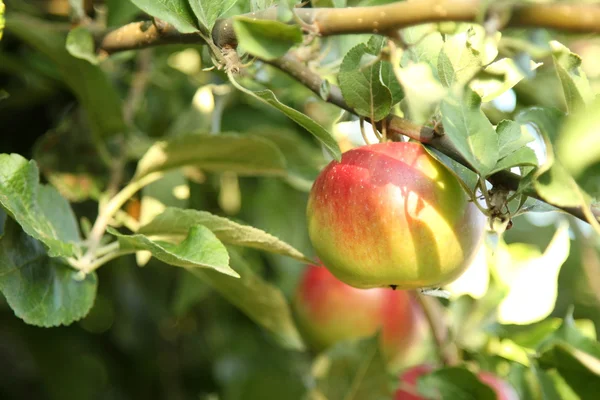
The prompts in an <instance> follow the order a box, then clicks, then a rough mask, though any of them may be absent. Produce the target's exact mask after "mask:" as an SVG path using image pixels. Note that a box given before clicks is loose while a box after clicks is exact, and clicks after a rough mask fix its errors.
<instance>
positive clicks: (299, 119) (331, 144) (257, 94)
mask: <svg viewBox="0 0 600 400" xmlns="http://www.w3.org/2000/svg"><path fill="white" fill-rule="evenodd" d="M230 80H231V83H233V84H234V85H235V87H236V88H238V89H239V90H241V91H242V92H244V93H246V94H248V95H250V96H252V97H254V98H256V99H258V100H260V101H262V102H264V103H266V104H269V105H270V106H272V107H275V108H276V109H278V110H279V111H281V112H283V113H284V114H285V115H286V116H287V117H288V118H290V119H291V120H292V121H294V122H296V123H297V124H298V125H300V126H302V127H303V128H304V129H306V130H307V131H309V132H310V133H311V134H312V135H313V136H314V137H315V138H317V139H318V140H319V141H320V142H321V143H322V144H323V145H324V146H325V148H326V149H327V151H328V152H329V154H331V156H332V157H333V158H335V159H336V160H338V161H339V160H341V157H342V152H341V151H340V147H339V146H338V144H337V142H336V141H335V139H334V138H333V136H332V135H331V133H330V132H328V131H327V130H326V129H325V128H323V127H322V126H321V125H319V124H318V123H317V122H316V121H314V120H313V119H311V118H310V117H309V116H307V115H305V114H302V113H301V112H300V111H298V110H295V109H293V108H291V107H288V106H286V105H285V104H283V103H281V102H280V101H279V100H278V99H277V97H275V94H274V93H273V92H272V91H270V90H257V91H252V90H249V89H246V88H245V87H243V86H242V85H240V84H239V83H238V82H237V81H235V80H234V79H233V77H231V76H230Z"/></svg>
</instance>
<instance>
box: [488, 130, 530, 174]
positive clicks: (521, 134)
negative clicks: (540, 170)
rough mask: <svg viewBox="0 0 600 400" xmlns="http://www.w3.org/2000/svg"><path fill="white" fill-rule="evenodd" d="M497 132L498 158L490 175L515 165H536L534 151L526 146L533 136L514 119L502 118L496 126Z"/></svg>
mask: <svg viewBox="0 0 600 400" xmlns="http://www.w3.org/2000/svg"><path fill="white" fill-rule="evenodd" d="M496 133H497V134H498V147H499V149H498V153H499V160H498V162H497V163H496V166H495V167H494V168H493V169H492V171H490V175H491V174H493V173H495V172H497V171H501V170H504V169H510V168H512V167H515V166H522V165H530V166H534V167H535V166H537V165H538V160H537V157H536V155H535V152H534V151H533V150H532V149H531V148H529V147H526V144H527V143H529V142H531V141H533V140H534V139H533V137H532V136H531V135H530V134H529V133H528V132H527V131H526V130H525V129H524V128H521V125H519V124H518V123H516V122H514V121H509V120H503V121H501V122H500V124H498V126H497V127H496Z"/></svg>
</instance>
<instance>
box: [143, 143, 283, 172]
mask: <svg viewBox="0 0 600 400" xmlns="http://www.w3.org/2000/svg"><path fill="white" fill-rule="evenodd" d="M188 165H189V166H195V167H198V168H200V169H205V170H208V171H219V172H221V171H229V172H235V173H238V174H241V175H284V174H285V159H284V158H283V155H282V154H281V151H279V149H278V148H277V147H276V146H275V145H274V144H273V143H271V142H270V141H268V140H267V139H264V138H262V137H258V136H253V135H237V134H229V133H222V134H219V135H205V134H202V135H184V136H177V137H174V138H171V139H168V140H164V141H159V142H157V143H156V144H155V145H154V146H152V147H151V148H150V149H149V150H148V151H147V152H146V154H145V155H144V156H143V157H142V159H141V160H140V161H139V163H138V167H137V170H136V173H135V178H136V179H139V178H141V177H143V176H146V175H148V174H151V173H153V172H164V171H168V170H171V169H174V168H179V167H183V166H188Z"/></svg>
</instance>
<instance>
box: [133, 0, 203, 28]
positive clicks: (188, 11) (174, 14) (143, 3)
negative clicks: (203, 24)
mask: <svg viewBox="0 0 600 400" xmlns="http://www.w3.org/2000/svg"><path fill="white" fill-rule="evenodd" d="M192 1H196V0H192ZM202 1H203V2H204V1H205V0H202ZM131 2H132V3H133V4H135V5H136V6H138V7H139V8H140V9H141V10H143V11H145V12H147V13H148V14H150V15H152V16H153V17H157V18H160V19H162V20H164V21H166V22H168V23H170V24H172V25H173V26H174V27H175V28H177V30H178V31H179V32H181V33H192V32H196V31H197V30H198V27H197V22H196V16H195V15H194V11H193V10H192V8H191V7H190V4H189V1H188V0H160V1H156V0H131Z"/></svg>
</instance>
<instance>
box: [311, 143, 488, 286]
mask: <svg viewBox="0 0 600 400" xmlns="http://www.w3.org/2000/svg"><path fill="white" fill-rule="evenodd" d="M307 218H308V232H309V236H310V239H311V242H312V244H313V247H314V249H315V252H316V254H317V256H318V257H319V258H320V259H321V261H322V262H323V263H324V265H325V266H326V267H327V268H328V269H329V270H330V271H331V272H332V273H333V275H335V276H336V277H337V278H338V279H340V280H342V281H343V282H345V283H347V284H349V285H351V286H354V287H357V288H374V287H390V286H391V287H397V288H399V289H417V288H429V287H439V286H442V285H444V284H447V283H450V282H452V281H453V280H455V279H456V278H458V277H459V276H460V275H461V274H462V273H463V272H464V271H465V269H466V268H467V267H468V266H469V264H470V262H471V260H472V258H473V257H474V256H475V254H476V252H477V249H478V247H479V246H480V245H481V242H482V238H483V234H484V225H485V216H484V215H483V213H481V211H479V210H478V208H477V207H476V205H474V204H473V203H472V202H471V201H470V198H469V196H467V194H466V193H465V191H464V190H463V188H462V187H461V184H460V183H459V181H458V179H457V178H456V177H455V176H454V175H453V174H452V173H451V172H450V171H448V170H447V169H446V168H445V167H444V166H443V165H442V164H441V163H440V162H438V161H437V160H436V159H434V158H433V157H432V156H430V155H429V154H428V153H427V151H426V150H425V149H424V147H423V146H422V145H421V144H419V143H412V142H386V143H378V144H373V145H368V146H362V147H358V148H355V149H352V150H349V151H347V152H345V153H344V154H343V155H342V159H341V161H340V162H338V161H332V162H331V163H330V164H329V165H328V166H327V167H325V169H324V170H323V171H321V173H320V174H319V176H318V177H317V179H316V180H315V182H314V184H313V187H312V189H311V192H310V196H309V201H308V206H307Z"/></svg>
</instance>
